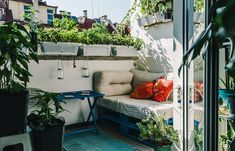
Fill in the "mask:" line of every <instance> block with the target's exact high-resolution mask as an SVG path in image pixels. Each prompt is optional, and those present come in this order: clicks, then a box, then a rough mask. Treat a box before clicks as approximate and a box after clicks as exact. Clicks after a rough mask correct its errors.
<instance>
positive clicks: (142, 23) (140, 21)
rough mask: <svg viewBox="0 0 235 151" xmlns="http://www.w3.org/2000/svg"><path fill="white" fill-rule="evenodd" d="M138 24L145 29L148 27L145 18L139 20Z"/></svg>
mask: <svg viewBox="0 0 235 151" xmlns="http://www.w3.org/2000/svg"><path fill="white" fill-rule="evenodd" d="M137 22H138V25H139V26H140V27H143V26H146V25H147V23H146V20H145V18H144V17H141V18H138V19H137Z"/></svg>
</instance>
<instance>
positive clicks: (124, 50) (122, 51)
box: [117, 46, 138, 57]
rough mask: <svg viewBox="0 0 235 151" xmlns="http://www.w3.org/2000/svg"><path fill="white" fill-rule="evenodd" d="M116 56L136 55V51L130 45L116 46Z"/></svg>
mask: <svg viewBox="0 0 235 151" xmlns="http://www.w3.org/2000/svg"><path fill="white" fill-rule="evenodd" d="M117 56H122V57H137V56H138V51H137V50H136V49H135V48H134V47H132V46H130V47H128V46H117Z"/></svg>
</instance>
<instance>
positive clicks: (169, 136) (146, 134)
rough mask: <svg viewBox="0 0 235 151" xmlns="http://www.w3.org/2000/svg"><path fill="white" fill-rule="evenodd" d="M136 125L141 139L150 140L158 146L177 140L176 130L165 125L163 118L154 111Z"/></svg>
mask: <svg viewBox="0 0 235 151" xmlns="http://www.w3.org/2000/svg"><path fill="white" fill-rule="evenodd" d="M137 126H138V127H139V129H140V137H141V138H142V139H143V140H150V141H152V142H153V143H154V144H157V145H158V146H165V145H171V144H172V143H176V142H178V141H179V136H178V132H177V131H176V130H174V128H173V126H171V125H167V123H166V120H165V119H164V118H162V117H159V116H156V115H155V114H154V113H151V114H149V116H148V117H147V118H146V119H143V120H142V121H141V122H139V123H137Z"/></svg>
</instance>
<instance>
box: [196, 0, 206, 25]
mask: <svg viewBox="0 0 235 151" xmlns="http://www.w3.org/2000/svg"><path fill="white" fill-rule="evenodd" d="M203 9H204V0H194V22H202V15H203V13H202V12H203Z"/></svg>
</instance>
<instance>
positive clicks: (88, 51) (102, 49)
mask: <svg viewBox="0 0 235 151" xmlns="http://www.w3.org/2000/svg"><path fill="white" fill-rule="evenodd" d="M81 46H82V47H83V49H80V48H82V47H81ZM111 47H116V49H117V52H116V54H117V55H112V53H111ZM41 49H42V50H41V51H42V54H43V55H74V56H76V55H77V54H78V53H79V54H78V55H79V56H137V54H138V52H137V50H136V49H135V48H134V47H132V46H130V47H128V46H113V45H98V44H96V45H83V44H79V43H52V42H44V43H42V44H41Z"/></svg>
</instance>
